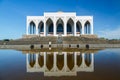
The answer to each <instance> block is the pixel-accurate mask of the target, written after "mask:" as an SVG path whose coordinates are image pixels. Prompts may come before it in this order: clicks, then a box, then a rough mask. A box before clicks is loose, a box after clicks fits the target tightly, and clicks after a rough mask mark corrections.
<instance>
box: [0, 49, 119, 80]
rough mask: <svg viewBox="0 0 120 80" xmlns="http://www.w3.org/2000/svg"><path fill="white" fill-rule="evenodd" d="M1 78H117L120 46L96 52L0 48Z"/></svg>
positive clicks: (58, 79) (78, 79)
mask: <svg viewBox="0 0 120 80" xmlns="http://www.w3.org/2000/svg"><path fill="white" fill-rule="evenodd" d="M0 63H1V64H0V80H73V79H76V80H120V76H119V75H120V49H105V50H100V51H97V52H94V53H92V52H90V53H89V52H78V51H77V52H75V51H73V52H62V51H61V52H35V53H34V52H32V53H24V52H22V51H16V50H0Z"/></svg>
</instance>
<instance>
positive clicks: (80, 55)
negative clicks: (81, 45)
mask: <svg viewBox="0 0 120 80" xmlns="http://www.w3.org/2000/svg"><path fill="white" fill-rule="evenodd" d="M81 64H82V54H77V65H78V67H80V65H81Z"/></svg>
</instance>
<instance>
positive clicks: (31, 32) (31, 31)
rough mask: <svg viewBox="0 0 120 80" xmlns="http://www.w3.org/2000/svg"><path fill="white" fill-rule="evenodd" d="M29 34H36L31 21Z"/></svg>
mask: <svg viewBox="0 0 120 80" xmlns="http://www.w3.org/2000/svg"><path fill="white" fill-rule="evenodd" d="M28 30H29V34H35V33H36V26H35V23H34V22H33V21H31V22H30V24H29V29H28Z"/></svg>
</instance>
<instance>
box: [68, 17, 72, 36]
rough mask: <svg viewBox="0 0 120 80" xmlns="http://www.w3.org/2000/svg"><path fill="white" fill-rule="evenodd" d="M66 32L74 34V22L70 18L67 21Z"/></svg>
mask: <svg viewBox="0 0 120 80" xmlns="http://www.w3.org/2000/svg"><path fill="white" fill-rule="evenodd" d="M67 34H74V22H73V20H72V19H71V18H70V19H69V20H68V22H67Z"/></svg>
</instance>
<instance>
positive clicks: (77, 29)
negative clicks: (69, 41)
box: [76, 21, 82, 34]
mask: <svg viewBox="0 0 120 80" xmlns="http://www.w3.org/2000/svg"><path fill="white" fill-rule="evenodd" d="M76 32H77V33H78V34H81V33H82V25H81V23H80V22H79V21H77V23H76Z"/></svg>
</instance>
